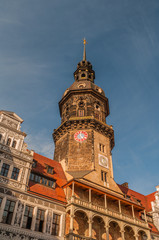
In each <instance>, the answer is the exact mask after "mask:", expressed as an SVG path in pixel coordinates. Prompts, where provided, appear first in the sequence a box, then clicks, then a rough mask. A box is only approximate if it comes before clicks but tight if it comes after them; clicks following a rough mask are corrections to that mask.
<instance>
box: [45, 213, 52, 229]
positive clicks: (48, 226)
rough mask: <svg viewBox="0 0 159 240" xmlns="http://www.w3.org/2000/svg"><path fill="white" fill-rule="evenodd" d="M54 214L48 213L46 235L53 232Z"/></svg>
mask: <svg viewBox="0 0 159 240" xmlns="http://www.w3.org/2000/svg"><path fill="white" fill-rule="evenodd" d="M51 221H52V212H51V211H48V215H47V222H46V233H50V231H51Z"/></svg>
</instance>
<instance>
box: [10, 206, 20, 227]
mask: <svg viewBox="0 0 159 240" xmlns="http://www.w3.org/2000/svg"><path fill="white" fill-rule="evenodd" d="M18 202H19V201H16V202H15V207H14V212H13V216H12V221H11V225H14V220H15V216H16V213H17V208H18Z"/></svg>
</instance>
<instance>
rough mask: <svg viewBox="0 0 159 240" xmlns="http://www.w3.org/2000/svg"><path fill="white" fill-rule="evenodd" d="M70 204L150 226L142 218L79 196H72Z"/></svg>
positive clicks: (132, 222)
mask: <svg viewBox="0 0 159 240" xmlns="http://www.w3.org/2000/svg"><path fill="white" fill-rule="evenodd" d="M70 204H74V205H76V206H78V207H82V208H87V209H88V210H91V211H95V212H99V213H102V214H105V215H106V216H109V217H112V218H113V219H118V220H122V221H125V222H129V223H131V224H135V225H138V226H140V227H144V228H145V227H146V228H147V227H148V224H147V222H146V221H144V220H141V219H139V218H136V217H135V216H134V217H133V216H132V217H131V216H129V215H126V214H124V213H122V212H121V213H120V212H117V211H114V210H110V209H109V208H104V207H102V206H99V205H96V204H94V203H91V202H88V201H85V200H82V199H80V198H77V197H71V198H70V199H69V200H68V205H70ZM73 239H76V238H73ZM77 239H86V238H77Z"/></svg>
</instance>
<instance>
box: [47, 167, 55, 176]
mask: <svg viewBox="0 0 159 240" xmlns="http://www.w3.org/2000/svg"><path fill="white" fill-rule="evenodd" d="M53 170H54V168H53V167H50V166H47V173H50V174H53Z"/></svg>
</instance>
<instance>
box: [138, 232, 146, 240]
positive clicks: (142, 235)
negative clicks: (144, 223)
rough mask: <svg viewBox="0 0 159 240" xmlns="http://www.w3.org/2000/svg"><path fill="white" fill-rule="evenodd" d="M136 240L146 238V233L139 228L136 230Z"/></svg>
mask: <svg viewBox="0 0 159 240" xmlns="http://www.w3.org/2000/svg"><path fill="white" fill-rule="evenodd" d="M138 240H147V235H146V233H145V232H144V231H142V230H140V231H139V232H138Z"/></svg>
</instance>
